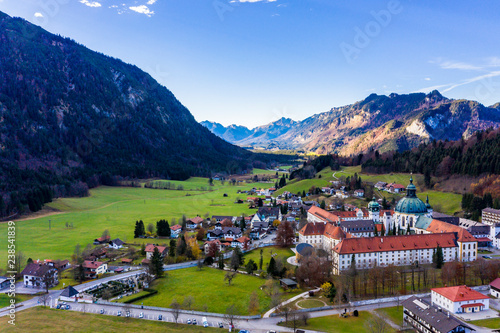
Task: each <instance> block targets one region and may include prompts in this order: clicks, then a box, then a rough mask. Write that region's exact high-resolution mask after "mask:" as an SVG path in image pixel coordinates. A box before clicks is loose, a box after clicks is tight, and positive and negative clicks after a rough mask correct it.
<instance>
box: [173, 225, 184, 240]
mask: <svg viewBox="0 0 500 333" xmlns="http://www.w3.org/2000/svg"><path fill="white" fill-rule="evenodd" d="M181 232H182V226H181V225H180V224H175V225H173V226H171V227H170V236H171V237H174V238H177V237H178V236H179V235H180V233H181Z"/></svg>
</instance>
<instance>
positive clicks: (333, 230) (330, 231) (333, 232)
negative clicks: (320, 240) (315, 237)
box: [324, 223, 346, 239]
mask: <svg viewBox="0 0 500 333" xmlns="http://www.w3.org/2000/svg"><path fill="white" fill-rule="evenodd" d="M324 235H325V236H327V237H330V238H333V239H344V238H346V234H345V232H344V230H342V228H340V227H336V226H334V225H333V224H331V223H327V224H326V226H325V231H324Z"/></svg>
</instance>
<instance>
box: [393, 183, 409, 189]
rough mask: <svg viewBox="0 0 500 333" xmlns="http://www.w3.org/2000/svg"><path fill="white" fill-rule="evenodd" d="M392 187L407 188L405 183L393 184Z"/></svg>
mask: <svg viewBox="0 0 500 333" xmlns="http://www.w3.org/2000/svg"><path fill="white" fill-rule="evenodd" d="M392 187H393V188H395V189H398V188H399V189H402V188H406V187H405V186H404V185H401V184H394V185H392Z"/></svg>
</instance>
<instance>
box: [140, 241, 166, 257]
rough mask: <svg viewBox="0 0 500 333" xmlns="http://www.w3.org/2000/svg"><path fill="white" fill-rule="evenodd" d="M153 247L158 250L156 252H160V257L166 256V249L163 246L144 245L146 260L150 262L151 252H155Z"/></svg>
mask: <svg viewBox="0 0 500 333" xmlns="http://www.w3.org/2000/svg"><path fill="white" fill-rule="evenodd" d="M155 247H156V248H158V251H159V252H160V255H161V256H162V257H164V256H166V255H167V248H166V247H165V246H159V245H153V244H148V245H146V249H145V251H146V259H148V260H151V258H152V257H153V252H154V251H155Z"/></svg>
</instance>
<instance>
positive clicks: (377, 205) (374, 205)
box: [368, 197, 380, 208]
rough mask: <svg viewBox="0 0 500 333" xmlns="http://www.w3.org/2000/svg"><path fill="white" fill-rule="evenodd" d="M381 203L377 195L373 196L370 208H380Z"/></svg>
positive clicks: (369, 204)
mask: <svg viewBox="0 0 500 333" xmlns="http://www.w3.org/2000/svg"><path fill="white" fill-rule="evenodd" d="M379 207H380V204H379V203H378V202H377V200H376V199H375V197H373V199H372V201H370V202H369V203H368V208H379Z"/></svg>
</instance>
